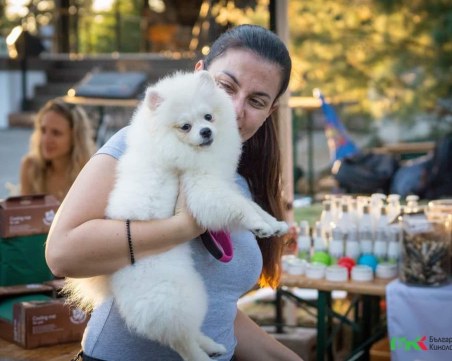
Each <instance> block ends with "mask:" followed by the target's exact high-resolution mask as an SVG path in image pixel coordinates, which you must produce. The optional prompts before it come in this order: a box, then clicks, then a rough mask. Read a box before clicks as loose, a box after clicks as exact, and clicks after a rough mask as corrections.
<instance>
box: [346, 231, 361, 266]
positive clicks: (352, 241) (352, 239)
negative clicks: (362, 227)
mask: <svg viewBox="0 0 452 361" xmlns="http://www.w3.org/2000/svg"><path fill="white" fill-rule="evenodd" d="M360 253H361V251H360V246H359V242H358V230H357V228H356V226H351V227H350V228H349V229H348V232H347V236H346V240H345V256H346V257H350V258H352V259H353V260H355V261H356V260H357V259H358V258H359V255H360Z"/></svg>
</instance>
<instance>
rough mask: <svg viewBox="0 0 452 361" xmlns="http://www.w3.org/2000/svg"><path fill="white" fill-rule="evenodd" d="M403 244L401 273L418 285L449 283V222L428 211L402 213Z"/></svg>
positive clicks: (411, 282) (402, 277) (409, 281)
mask: <svg viewBox="0 0 452 361" xmlns="http://www.w3.org/2000/svg"><path fill="white" fill-rule="evenodd" d="M401 222H402V224H401V227H402V232H403V236H402V245H401V258H400V267H399V277H400V280H401V281H402V282H405V283H407V284H412V285H419V286H439V285H443V284H446V283H448V281H449V274H450V223H449V222H447V221H446V220H432V219H428V218H427V217H425V215H422V214H421V215H420V214H418V215H415V216H411V215H404V216H402V217H401Z"/></svg>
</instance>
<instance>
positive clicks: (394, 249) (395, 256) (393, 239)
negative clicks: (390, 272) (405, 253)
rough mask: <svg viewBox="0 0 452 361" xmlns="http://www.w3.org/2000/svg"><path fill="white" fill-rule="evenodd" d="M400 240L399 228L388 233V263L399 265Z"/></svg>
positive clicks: (394, 228) (391, 229) (392, 228)
mask: <svg viewBox="0 0 452 361" xmlns="http://www.w3.org/2000/svg"><path fill="white" fill-rule="evenodd" d="M400 239H401V232H400V229H399V227H391V228H390V229H389V232H388V262H389V263H392V264H397V263H398V262H399V259H400Z"/></svg>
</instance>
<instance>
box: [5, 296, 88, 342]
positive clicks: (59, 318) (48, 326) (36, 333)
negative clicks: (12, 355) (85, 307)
mask: <svg viewBox="0 0 452 361" xmlns="http://www.w3.org/2000/svg"><path fill="white" fill-rule="evenodd" d="M13 314H14V342H15V343H17V344H19V345H20V346H22V347H24V348H27V349H29V348H35V347H38V346H45V345H55V344H59V343H66V342H75V341H80V340H81V339H82V336H83V332H84V330H85V327H86V324H87V323H88V319H89V317H88V315H87V314H86V313H84V312H83V311H81V310H80V309H78V308H74V307H70V306H68V305H67V304H65V303H64V299H52V300H49V301H30V302H20V303H16V304H15V305H14V312H13Z"/></svg>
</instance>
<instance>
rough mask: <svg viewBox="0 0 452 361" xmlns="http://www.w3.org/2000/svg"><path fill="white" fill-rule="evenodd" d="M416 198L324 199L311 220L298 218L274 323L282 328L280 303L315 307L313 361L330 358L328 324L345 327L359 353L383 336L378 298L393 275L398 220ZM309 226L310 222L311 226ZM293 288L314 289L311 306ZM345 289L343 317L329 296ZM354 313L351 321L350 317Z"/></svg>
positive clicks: (331, 333)
mask: <svg viewBox="0 0 452 361" xmlns="http://www.w3.org/2000/svg"><path fill="white" fill-rule="evenodd" d="M418 200H419V198H418V197H417V196H409V197H408V198H407V199H405V200H401V197H400V196H399V195H396V194H392V195H389V196H387V195H385V194H380V193H378V194H372V195H370V196H357V197H354V196H351V195H328V196H327V197H326V198H325V200H324V201H323V202H322V210H321V213H320V215H319V217H318V219H317V220H316V221H315V222H312V221H311V222H308V221H307V220H304V219H300V220H299V221H298V223H297V224H295V225H294V226H295V227H296V234H297V242H296V245H297V249H296V251H295V252H294V254H292V255H287V256H285V257H284V259H283V270H284V271H285V272H284V274H283V276H282V282H281V287H280V288H279V289H278V294H277V324H282V323H283V320H282V311H281V305H282V302H281V299H282V298H284V297H287V298H289V299H292V300H294V301H295V302H302V303H305V304H306V303H307V304H308V305H310V306H313V307H315V308H316V309H317V359H318V360H324V359H325V357H327V358H329V359H332V358H333V356H332V341H333V340H332V338H333V337H334V334H335V332H336V331H335V329H334V327H332V320H333V319H335V320H337V321H339V324H340V325H344V324H345V325H349V326H350V327H351V328H352V331H353V335H354V337H353V350H352V352H351V354H350V355H349V357H353V356H356V355H359V354H363V355H364V358H368V353H369V349H370V346H371V345H372V343H373V342H375V341H377V340H378V339H379V338H381V337H383V336H384V335H385V333H386V322H385V317H384V316H385V313H384V312H381V300H382V299H384V298H385V296H386V286H387V285H388V284H389V283H390V282H391V281H392V280H394V279H395V278H397V276H398V263H399V259H400V255H401V236H402V232H401V225H400V222H399V221H397V220H398V216H399V215H400V214H401V211H402V204H401V203H402V201H403V203H404V204H403V208H405V211H411V210H416V209H417V208H418V207H419V205H418ZM313 223H314V224H313ZM294 288H305V289H306V288H307V289H316V290H317V291H318V297H317V300H316V301H315V302H311V301H306V300H302V299H300V298H298V297H297V296H296V295H295V293H294V292H292V290H293V289H294ZM335 290H341V291H346V292H347V293H348V294H349V298H350V301H351V302H350V308H349V309H348V310H347V312H346V314H343V315H341V314H337V313H336V312H334V310H333V309H332V292H333V291H335ZM352 312H353V313H354V314H353V317H350V315H349V313H352Z"/></svg>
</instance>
